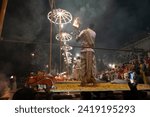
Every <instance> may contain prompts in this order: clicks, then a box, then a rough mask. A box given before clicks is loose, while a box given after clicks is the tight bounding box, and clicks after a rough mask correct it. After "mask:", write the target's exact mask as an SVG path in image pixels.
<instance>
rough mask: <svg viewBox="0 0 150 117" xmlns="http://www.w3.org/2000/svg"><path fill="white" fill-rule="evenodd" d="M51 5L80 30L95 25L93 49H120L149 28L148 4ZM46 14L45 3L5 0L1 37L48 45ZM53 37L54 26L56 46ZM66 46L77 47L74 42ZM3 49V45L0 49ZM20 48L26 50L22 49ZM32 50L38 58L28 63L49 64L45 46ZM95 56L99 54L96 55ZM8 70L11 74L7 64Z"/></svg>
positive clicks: (119, 0)
mask: <svg viewBox="0 0 150 117" xmlns="http://www.w3.org/2000/svg"><path fill="white" fill-rule="evenodd" d="M55 3H56V8H62V9H65V10H67V11H69V12H70V13H71V14H72V15H73V18H75V17H80V19H81V29H84V28H85V27H87V26H88V25H89V24H90V23H94V24H95V26H96V33H97V37H96V47H106V48H119V47H122V45H123V44H124V43H126V42H129V41H130V40H132V38H133V36H134V35H136V34H138V33H141V32H143V31H145V30H146V29H149V27H150V25H149V24H150V22H149V21H150V12H149V10H150V7H149V5H150V1H149V0H144V1H141V0H132V1H131V0H125V1H123V0H55ZM49 11H50V6H49V0H9V2H8V7H7V11H6V17H5V22H4V28H3V33H2V36H3V37H4V39H6V40H7V39H10V40H15V41H16V40H17V41H23V42H38V43H43V42H44V43H47V42H49V36H50V30H49V29H50V22H49V20H48V19H47V14H48V12H49ZM64 30H65V31H67V32H68V33H70V32H71V31H72V30H73V29H72V25H71V23H70V24H67V25H66V26H64ZM57 33H58V26H57V25H54V34H53V43H57V44H58V45H59V42H58V41H56V40H55V34H57ZM70 44H71V45H77V43H76V42H75V41H74V40H72V41H71V42H70ZM22 46H24V45H22ZM6 48H8V46H7V45H6V47H4V48H3V49H4V50H5V49H6ZM9 48H10V49H11V47H9ZM22 48H25V49H27V48H26V47H25V46H24V47H22ZM33 49H34V51H35V53H37V55H38V56H39V58H36V59H34V60H32V62H31V63H32V64H35V65H39V66H40V68H42V66H43V65H45V64H47V63H48V60H49V46H45V45H42V44H41V45H37V46H35V47H34V48H32V49H31V50H33ZM19 50H20V48H17V47H16V50H14V53H16V52H17V51H19ZM24 51H26V50H24ZM27 51H30V50H29V49H28V50H27ZM73 52H74V53H76V52H79V49H78V48H74V50H73ZM53 53H55V54H53V55H52V56H53V60H54V63H55V64H59V63H58V61H59V46H56V45H54V46H53ZM97 53H98V54H99V51H97ZM27 54H28V53H27ZM14 55H16V54H14ZM12 56H13V55H12ZM9 66H10V67H9V69H10V71H11V69H12V66H11V64H9Z"/></svg>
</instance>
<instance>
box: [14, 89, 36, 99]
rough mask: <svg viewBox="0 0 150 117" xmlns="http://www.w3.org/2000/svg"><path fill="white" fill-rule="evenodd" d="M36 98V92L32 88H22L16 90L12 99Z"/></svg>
mask: <svg viewBox="0 0 150 117" xmlns="http://www.w3.org/2000/svg"><path fill="white" fill-rule="evenodd" d="M34 99H36V92H35V91H34V90H33V89H31V88H26V87H24V88H22V89H19V90H18V91H16V92H15V94H14V95H13V98H12V100H34Z"/></svg>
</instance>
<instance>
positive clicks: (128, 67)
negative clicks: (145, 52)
mask: <svg viewBox="0 0 150 117" xmlns="http://www.w3.org/2000/svg"><path fill="white" fill-rule="evenodd" d="M97 78H98V79H101V80H105V81H106V82H109V81H113V80H115V79H121V80H132V82H136V83H142V84H149V83H150V57H149V56H146V57H144V58H142V59H138V58H134V59H132V60H130V61H129V62H128V63H124V64H121V65H116V66H115V67H114V68H109V69H108V70H105V71H101V72H100V73H98V76H97Z"/></svg>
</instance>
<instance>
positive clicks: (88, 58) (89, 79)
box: [77, 24, 96, 86]
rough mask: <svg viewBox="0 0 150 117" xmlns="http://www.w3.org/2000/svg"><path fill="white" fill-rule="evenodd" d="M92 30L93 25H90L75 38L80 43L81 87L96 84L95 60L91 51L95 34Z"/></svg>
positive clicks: (92, 50)
mask: <svg viewBox="0 0 150 117" xmlns="http://www.w3.org/2000/svg"><path fill="white" fill-rule="evenodd" d="M93 29H94V25H93V24H90V26H89V27H88V28H86V29H85V30H82V31H81V33H80V34H79V37H78V38H77V41H80V42H81V86H85V85H88V84H91V83H92V85H95V83H96V80H95V77H96V59H95V52H94V49H93V48H94V45H95V37H96V33H95V31H94V30H93Z"/></svg>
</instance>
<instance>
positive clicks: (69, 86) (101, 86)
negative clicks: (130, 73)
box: [51, 81, 150, 92]
mask: <svg viewBox="0 0 150 117" xmlns="http://www.w3.org/2000/svg"><path fill="white" fill-rule="evenodd" d="M55 87H56V88H54V89H51V92H91V91H92V92H94V91H129V90H130V88H129V86H128V84H112V83H97V85H96V86H90V85H89V86H85V87H81V86H80V82H71V81H69V82H57V83H56V84H55ZM137 89H138V90H143V91H150V85H148V84H138V85H137Z"/></svg>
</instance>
